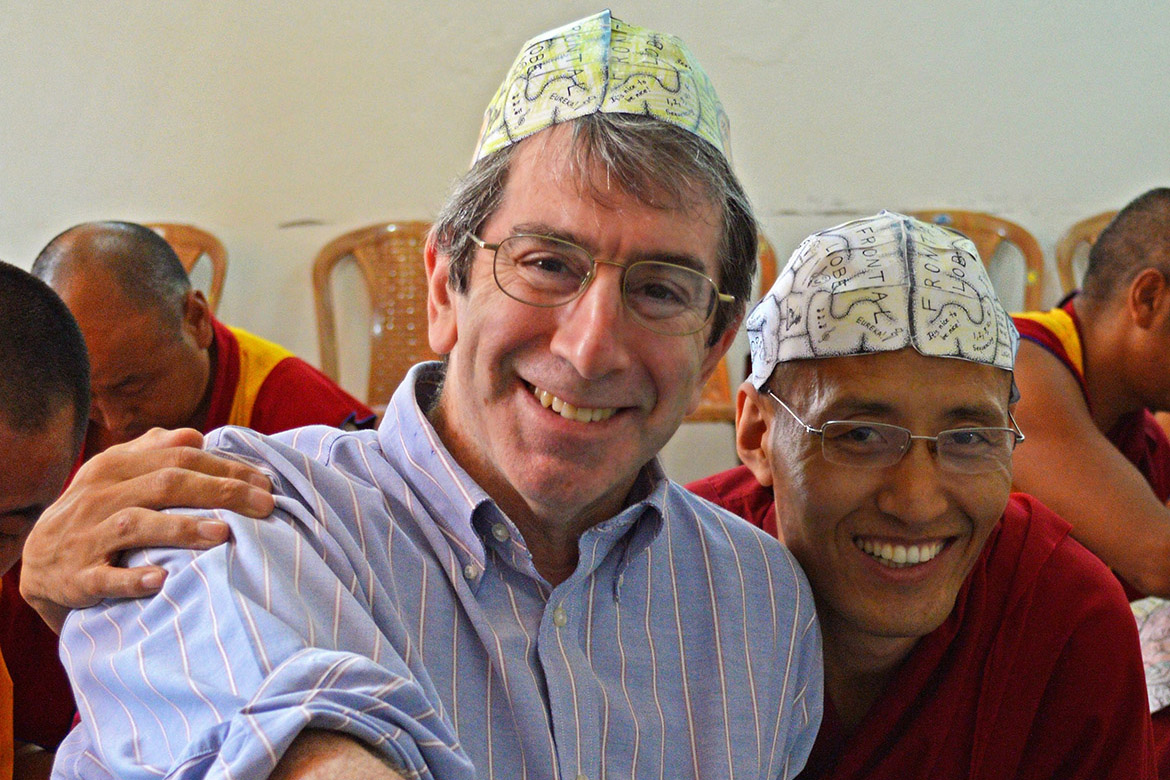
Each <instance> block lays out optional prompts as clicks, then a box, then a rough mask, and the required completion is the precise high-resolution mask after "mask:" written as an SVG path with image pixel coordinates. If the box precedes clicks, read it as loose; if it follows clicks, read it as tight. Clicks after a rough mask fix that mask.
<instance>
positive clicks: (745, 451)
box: [735, 382, 773, 487]
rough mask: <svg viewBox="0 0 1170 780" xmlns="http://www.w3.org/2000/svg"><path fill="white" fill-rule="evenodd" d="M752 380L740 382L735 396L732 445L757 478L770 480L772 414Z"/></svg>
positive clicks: (768, 484) (761, 481)
mask: <svg viewBox="0 0 1170 780" xmlns="http://www.w3.org/2000/svg"><path fill="white" fill-rule="evenodd" d="M766 403H767V402H766V401H765V399H764V398H763V396H762V395H761V393H760V391H759V390H757V389H756V388H755V387H754V386H753V385H752V384H751V382H744V383H743V384H742V385H740V386H739V392H738V393H737V394H736V397H735V449H736V451H737V452H738V453H739V459H740V460H741V461H743V465H745V466H747V467H748V468H749V469H750V470H751V472H752V474H754V475H755V477H756V481H757V482H759V483H760V484H761V485H764V486H765V487H767V486H770V485H771V484H772V420H773V417H772V414H771V412H769V410H768V409H767V408H766V407H765V404H766Z"/></svg>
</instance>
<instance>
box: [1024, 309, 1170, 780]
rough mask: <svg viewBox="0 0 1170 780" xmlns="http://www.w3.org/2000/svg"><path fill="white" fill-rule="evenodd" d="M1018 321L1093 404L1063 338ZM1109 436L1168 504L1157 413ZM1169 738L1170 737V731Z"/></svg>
mask: <svg viewBox="0 0 1170 780" xmlns="http://www.w3.org/2000/svg"><path fill="white" fill-rule="evenodd" d="M1075 297H1076V296H1070V297H1068V298H1067V299H1065V301H1064V302H1062V304H1061V307H1060V308H1061V309H1062V310H1063V311H1064V312H1065V313H1066V314H1068V315H1069V317H1071V318H1072V321H1073V325H1074V326H1075V327H1076V332H1077V338H1078V339H1079V341H1080V343H1081V351H1082V352H1083V351H1084V343H1085V340H1084V336H1083V335H1082V332H1081V321H1080V319H1079V318H1078V317H1077V311H1076V307H1075V306H1074V305H1073V299H1074V298H1075ZM1015 324H1016V328H1017V329H1018V330H1019V331H1020V336H1021V338H1025V339H1027V340H1028V341H1031V342H1033V343H1035V344H1037V345H1039V346H1040V347H1042V348H1043V349H1045V350H1046V351H1048V352H1049V353H1051V354H1052V355H1053V357H1055V358H1056V359H1057V360H1059V361H1060V363H1061V365H1063V366H1064V367H1065V368H1067V369H1068V371H1069V373H1070V374H1072V375H1073V377H1075V378H1076V380H1077V383H1078V384H1079V385H1080V387H1081V397H1082V398H1083V399H1084V401H1085V406H1086V407H1087V408H1088V407H1090V404H1089V393H1088V388H1087V387H1086V386H1085V376H1084V374H1083V373H1082V372H1081V370H1080V369H1079V368H1078V367H1077V366H1076V364H1074V363H1073V361H1072V359H1071V358H1070V357H1069V356H1068V350H1067V349H1066V346H1065V344H1064V343H1062V342H1061V340H1060V338H1058V337H1057V335H1056V334H1055V333H1053V332H1052V331H1050V330H1048V328H1046V327H1044V326H1043V325H1041V324H1040V323H1038V322H1036V321H1035V320H1029V319H1023V318H1017V319H1016V320H1015ZM1107 438H1108V439H1109V441H1110V442H1111V443H1112V444H1113V446H1114V447H1116V448H1117V449H1118V450H1119V451H1120V452H1121V454H1122V455H1124V456H1125V457H1126V459H1127V460H1129V462H1130V463H1132V464H1133V465H1134V466H1135V467H1136V468H1137V470H1138V471H1140V472H1141V474H1142V476H1144V477H1145V478H1146V482H1148V483H1149V484H1150V488H1151V489H1153V491H1154V495H1156V496H1157V497H1158V500H1159V501H1161V502H1162V503H1163V504H1164V503H1166V501H1167V500H1170V440H1168V439H1167V438H1166V433H1165V431H1163V430H1162V426H1160V425H1158V421H1157V420H1155V419H1154V415H1153V414H1151V413H1150V411H1149V410H1148V409H1139V410H1137V411H1134V412H1130V413H1129V414H1125V415H1122V417H1121V419H1119V420H1118V421H1117V423H1116V424H1115V425H1114V426H1113V429H1112V430H1111V431H1109V433H1108V435H1107ZM1118 579H1119V580H1121V584H1122V586H1123V587H1124V588H1125V595H1126V596H1128V597H1129V600H1130V601H1136V600H1137V599H1140V598H1145V597H1146V595H1148V594H1145V593H1142V592H1141V591H1139V590H1138V589H1137V588H1135V587H1133V586H1132V585H1130V584H1129V583H1128V582H1126V581H1125V580H1124V579H1122V578H1121V577H1118ZM1167 738H1168V740H1170V735H1168V737H1167ZM1168 747H1170V742H1168ZM1168 760H1170V759H1168ZM1168 776H1170V775H1168Z"/></svg>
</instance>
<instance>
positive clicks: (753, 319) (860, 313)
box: [747, 211, 1019, 388]
mask: <svg viewBox="0 0 1170 780" xmlns="http://www.w3.org/2000/svg"><path fill="white" fill-rule="evenodd" d="M747 331H748V341H749V342H750V344H751V353H752V374H751V377H750V378H749V380H750V381H751V383H752V384H753V385H755V386H756V388H760V387H762V386H763V385H764V383H765V382H767V381H768V377H770V376H771V375H772V371H773V369H775V368H776V364H778V363H783V362H787V361H789V360H802V359H805V358H822V357H839V356H844V355H864V354H868V353H871V352H892V351H894V350H898V349H902V348H904V347H914V349H916V350H918V351H919V352H921V353H922V354H923V355H929V356H932V357H949V358H959V359H961V360H970V361H972V362H975V363H984V364H986V365H989V366H995V367H997V368H1002V369H1004V370H1006V371H1011V370H1012V367H1013V365H1014V363H1015V355H1016V347H1017V345H1018V343H1019V334H1018V333H1017V332H1016V328H1015V325H1013V324H1012V319H1011V317H1009V316H1008V313H1007V312H1006V311H1005V310H1004V308H1003V305H1002V304H1001V303H1000V302H999V298H998V297H996V294H995V290H994V289H993V288H992V286H991V280H990V279H989V278H988V276H987V271H986V269H985V268H984V267H983V262H982V261H981V260H980V259H979V254H978V252H977V251H976V250H975V245H974V244H972V243H971V241H970V239H968V238H966V237H965V236H963V235H962V234H960V233H957V232H955V231H954V230H950V229H949V228H945V227H942V226H941V225H935V224H931V223H927V222H922V221H920V220H917V219H914V218H913V217H907V216H905V215H903V214H895V213H893V212H889V211H882V212H881V213H879V214H877V215H875V216H872V217H866V218H865V219H858V220H854V221H852V222H846V223H845V224H843V225H838V226H837V227H834V228H830V229H828V230H824V231H821V232H820V233H814V234H813V235H811V236H809V237H808V238H806V239H805V240H804V241H803V242H802V243H801V245H800V246H799V247H798V248H797V250H796V251H795V252H794V253H793V254H792V257H791V258H789V260H788V264H787V265H785V266H784V270H782V271H781V272H780V275H779V276H778V277H777V279H776V283H775V284H774V285H772V289H771V290H769V291H768V293H767V295H765V296H764V298H763V299H762V300H761V301H760V302H759V303H758V304H756V307H755V308H754V309H753V310H752V313H751V315H750V316H749V317H748V321H747Z"/></svg>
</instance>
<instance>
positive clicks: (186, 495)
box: [103, 466, 275, 517]
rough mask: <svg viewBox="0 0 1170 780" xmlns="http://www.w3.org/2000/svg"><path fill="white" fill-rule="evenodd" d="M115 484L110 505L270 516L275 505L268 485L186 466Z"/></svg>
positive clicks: (164, 469)
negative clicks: (118, 504) (193, 469)
mask: <svg viewBox="0 0 1170 780" xmlns="http://www.w3.org/2000/svg"><path fill="white" fill-rule="evenodd" d="M265 481H266V482H267V478H265ZM115 487H116V488H117V492H118V496H117V497H116V498H114V500H113V501H111V503H110V506H114V505H115V504H117V503H120V504H121V505H122V506H127V507H131V506H133V507H146V508H148V509H165V508H167V507H192V508H194V509H226V510H228V511H231V512H237V513H239V514H241V515H246V516H248V517H267V516H268V515H269V514H271V513H272V509H273V507H274V506H275V501H274V500H273V498H272V494H271V493H270V492H269V491H268V489H267V486H266V487H265V488H259V487H256V486H255V485H254V484H252V483H250V482H245V481H241V480H240V479H238V478H236V477H230V476H208V475H207V474H205V473H201V472H198V471H191V470H188V469H184V468H182V467H173V466H171V467H165V468H161V469H158V470H155V471H151V472H149V473H146V474H144V475H142V476H140V477H135V478H134V479H130V480H127V481H125V482H122V483H120V484H119V485H117V486H115ZM107 492H109V491H107ZM103 498H107V497H105V496H103Z"/></svg>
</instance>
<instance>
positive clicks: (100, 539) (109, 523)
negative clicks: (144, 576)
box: [93, 507, 231, 551]
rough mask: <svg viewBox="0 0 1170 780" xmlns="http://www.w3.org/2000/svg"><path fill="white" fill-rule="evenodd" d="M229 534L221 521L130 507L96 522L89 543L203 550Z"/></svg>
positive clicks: (106, 547) (105, 546)
mask: <svg viewBox="0 0 1170 780" xmlns="http://www.w3.org/2000/svg"><path fill="white" fill-rule="evenodd" d="M230 535H231V529H230V528H229V527H228V524H227V523H225V522H223V521H222V520H216V519H213V518H208V517H195V516H192V515H178V514H166V513H163V512H154V511H151V510H149V509H140V508H138V507H131V508H128V509H123V510H120V511H118V512H115V513H114V514H113V515H111V516H110V517H109V518H107V519H106V520H104V521H102V522H101V523H99V524H98V526H97V528H95V533H94V534H93V542H94V544H95V545H96V546H97V547H98V548H100V549H103V550H118V551H121V550H132V549H138V548H143V547H146V548H150V547H182V548H185V549H190V550H206V549H208V548H211V547H215V546H216V545H217V544H223V543H224V542H226V541H227V539H228V537H229V536H230Z"/></svg>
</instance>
